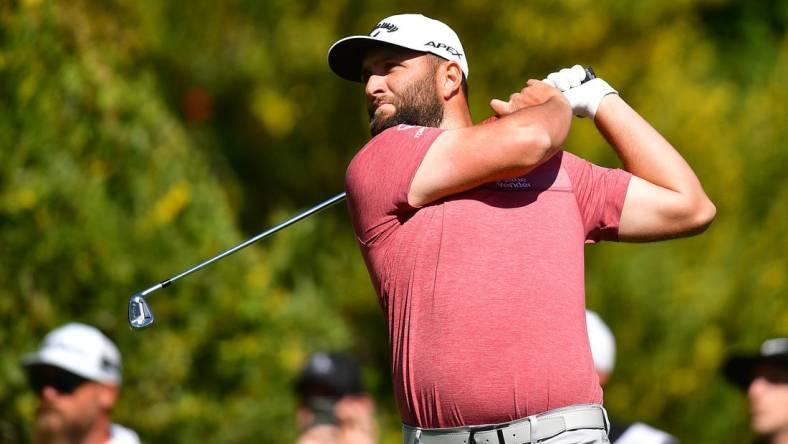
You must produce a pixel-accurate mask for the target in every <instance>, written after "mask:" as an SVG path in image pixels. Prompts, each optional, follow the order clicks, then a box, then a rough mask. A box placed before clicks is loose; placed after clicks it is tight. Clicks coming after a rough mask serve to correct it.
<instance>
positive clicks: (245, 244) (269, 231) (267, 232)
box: [138, 192, 346, 297]
mask: <svg viewBox="0 0 788 444" xmlns="http://www.w3.org/2000/svg"><path fill="white" fill-rule="evenodd" d="M345 197H346V193H345V192H342V193H339V194H337V195H336V196H334V197H332V198H330V199H328V200H326V201H324V202H321V203H319V204H317V205H315V206H314V207H312V208H310V209H308V210H306V211H304V212H303V213H300V214H297V215H295V216H293V217H291V218H290V219H288V220H286V221H284V222H282V223H280V224H279V225H276V226H274V227H271V228H269V229H267V230H265V231H263V232H262V233H260V234H258V235H257V236H255V237H253V238H251V239H249V240H247V241H245V242H243V243H240V244H238V245H236V246H234V247H232V248H230V249H228V250H226V251H224V252H222V253H219V254H218V255H216V256H214V257H212V258H210V259H208V260H206V261H204V262H201V263H199V264H197V265H195V266H193V267H192V268H189V269H188V270H186V271H184V272H182V273H180V274H178V275H176V276H173V277H171V278H169V279H167V280H165V281H161V282H159V283H158V284H156V285H154V286H152V287H150V288H148V289H146V290H143V291H141V292H140V293H138V294H139V295H140V296H143V297H145V296H147V295H149V294H151V293H154V292H156V291H158V290H161V289H162V288H164V287H169V286H170V285H172V283H173V282H175V281H177V280H178V279H180V278H182V277H185V276H188V275H190V274H192V273H194V272H195V271H197V270H200V269H202V268H204V267H206V266H208V265H210V264H212V263H214V262H216V261H218V260H219V259H222V258H224V257H226V256H229V255H231V254H233V253H235V252H236V251H238V250H242V249H244V248H246V247H248V246H249V245H252V244H253V243H255V242H257V241H259V240H260V239H264V238H266V237H268V236H270V235H272V234H274V233H276V232H277V231H279V230H281V229H282V228H285V227H287V226H289V225H291V224H294V223H296V222H298V221H299V220H301V219H303V218H305V217H308V216H311V215H312V214H315V213H317V212H318V211H320V210H323V209H325V208H328V207H330V206H332V205H334V204H336V203H338V202H341V201H342V200H344V199H345Z"/></svg>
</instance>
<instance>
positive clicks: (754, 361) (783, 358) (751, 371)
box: [722, 355, 788, 390]
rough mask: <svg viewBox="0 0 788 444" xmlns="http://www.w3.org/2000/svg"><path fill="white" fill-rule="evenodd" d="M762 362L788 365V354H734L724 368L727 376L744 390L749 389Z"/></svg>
mask: <svg viewBox="0 0 788 444" xmlns="http://www.w3.org/2000/svg"><path fill="white" fill-rule="evenodd" d="M761 364H777V365H785V366H788V355H777V356H733V357H731V358H730V359H728V361H726V362H725V365H724V366H723V368H722V371H723V374H724V375H725V377H726V378H727V379H728V380H729V381H730V382H732V383H733V384H735V385H736V386H737V387H739V388H741V389H742V390H747V388H748V387H749V386H750V383H751V382H752V380H753V378H755V369H756V367H757V366H759V365H761Z"/></svg>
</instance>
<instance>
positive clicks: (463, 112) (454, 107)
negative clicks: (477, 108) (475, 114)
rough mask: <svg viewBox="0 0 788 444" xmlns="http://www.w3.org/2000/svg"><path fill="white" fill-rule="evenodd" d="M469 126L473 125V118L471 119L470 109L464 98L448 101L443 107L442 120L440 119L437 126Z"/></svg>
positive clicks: (454, 127) (449, 127)
mask: <svg viewBox="0 0 788 444" xmlns="http://www.w3.org/2000/svg"><path fill="white" fill-rule="evenodd" d="M459 100H462V101H461V102H460V101H459ZM469 126H473V119H471V111H470V110H469V109H468V105H467V104H466V103H465V100H464V99H459V98H457V99H454V101H450V102H448V103H447V104H446V106H445V107H444V108H443V121H441V124H440V127H439V128H441V129H457V128H466V127H469Z"/></svg>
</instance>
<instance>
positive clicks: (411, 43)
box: [328, 14, 468, 82]
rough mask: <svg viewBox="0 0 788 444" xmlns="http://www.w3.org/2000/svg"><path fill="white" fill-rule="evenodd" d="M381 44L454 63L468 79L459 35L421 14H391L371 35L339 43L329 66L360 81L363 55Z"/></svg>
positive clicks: (343, 76)
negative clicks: (430, 55) (428, 54)
mask: <svg viewBox="0 0 788 444" xmlns="http://www.w3.org/2000/svg"><path fill="white" fill-rule="evenodd" d="M381 44H383V45H386V44H388V45H394V46H399V47H402V48H407V49H412V50H414V51H422V52H429V53H431V54H435V55H436V56H438V57H441V58H444V59H446V60H454V61H456V62H457V63H459V64H460V67H461V68H462V72H463V73H464V74H465V78H466V79H467V78H468V60H467V59H466V57H465V50H464V49H462V43H460V39H459V37H457V34H456V33H455V32H454V31H453V30H452V29H451V28H449V27H448V26H447V25H446V24H445V23H443V22H440V21H438V20H434V19H431V18H429V17H425V16H423V15H421V14H399V15H392V16H391V17H386V18H384V19H383V20H381V21H380V22H378V24H377V25H375V27H374V28H372V31H370V33H369V35H355V36H351V37H345V38H344V39H342V40H339V41H337V42H336V43H334V44H333V45H332V46H331V49H329V50H328V65H329V66H330V67H331V70H333V71H334V72H335V73H336V74H337V75H338V76H340V77H342V78H344V79H347V80H350V81H353V82H360V81H361V62H362V60H363V58H364V55H365V54H366V52H367V50H368V49H370V48H373V47H376V46H380V45H381Z"/></svg>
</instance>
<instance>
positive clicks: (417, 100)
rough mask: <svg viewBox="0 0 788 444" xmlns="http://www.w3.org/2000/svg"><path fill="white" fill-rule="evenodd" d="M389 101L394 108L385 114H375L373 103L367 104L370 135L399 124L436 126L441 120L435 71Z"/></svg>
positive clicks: (441, 106)
mask: <svg viewBox="0 0 788 444" xmlns="http://www.w3.org/2000/svg"><path fill="white" fill-rule="evenodd" d="M390 103H391V104H392V105H393V106H394V107H395V109H396V110H395V111H394V113H393V114H390V115H386V116H377V115H375V109H374V108H373V107H374V104H369V105H368V106H367V112H368V113H369V131H370V133H372V137H375V136H377V135H378V134H380V133H381V132H383V131H384V130H386V129H388V128H391V127H392V126H397V125H401V124H404V125H416V126H430V127H438V126H439V125H440V124H441V122H443V103H442V102H441V100H440V98H439V97H438V91H436V89H435V73H429V74H427V75H426V76H424V78H423V79H421V80H419V81H417V82H414V83H413V84H412V85H410V86H408V87H407V88H406V89H405V90H404V91H403V92H402V94H401V95H400V96H399V97H395V98H394V100H391V101H390Z"/></svg>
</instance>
